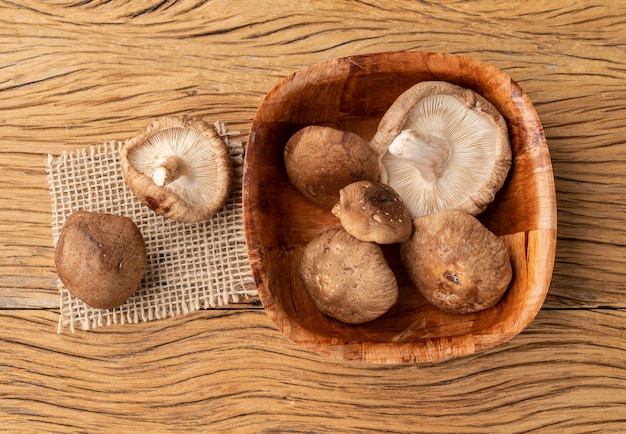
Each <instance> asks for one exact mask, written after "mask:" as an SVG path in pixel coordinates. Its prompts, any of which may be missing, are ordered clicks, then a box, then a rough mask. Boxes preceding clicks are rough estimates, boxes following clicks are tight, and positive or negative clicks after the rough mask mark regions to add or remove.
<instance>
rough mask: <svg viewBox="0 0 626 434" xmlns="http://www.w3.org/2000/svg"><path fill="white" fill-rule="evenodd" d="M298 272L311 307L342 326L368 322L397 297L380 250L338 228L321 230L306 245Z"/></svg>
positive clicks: (389, 307)
mask: <svg viewBox="0 0 626 434" xmlns="http://www.w3.org/2000/svg"><path fill="white" fill-rule="evenodd" d="M299 272H300V277H301V278H302V281H303V283H304V287H305V289H306V291H307V293H308V294H309V297H310V298H311V300H312V301H313V304H315V306H316V307H317V308H318V309H319V310H320V311H321V312H322V313H324V314H326V315H328V316H330V317H333V318H335V319H337V320H339V321H342V322H344V323H348V324H360V323H364V322H368V321H372V320H374V319H376V318H378V317H379V316H381V315H383V314H384V313H385V312H387V311H388V310H389V309H391V307H392V306H393V305H394V304H395V302H396V300H397V298H398V283H397V281H396V278H395V276H394V274H393V271H391V268H389V266H388V265H387V262H386V260H385V257H384V256H383V252H382V250H381V248H380V247H379V246H378V245H377V244H375V243H367V242H364V241H359V240H357V239H356V238H354V237H353V236H351V235H349V234H348V233H347V232H346V231H345V230H343V229H342V228H333V229H329V230H327V231H324V232H322V233H321V234H319V235H318V236H317V237H315V238H314V239H312V240H311V241H310V242H309V243H308V244H307V246H306V247H305V249H304V251H303V253H302V256H301V258H300V263H299Z"/></svg>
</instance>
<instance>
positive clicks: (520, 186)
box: [243, 52, 556, 363]
mask: <svg viewBox="0 0 626 434" xmlns="http://www.w3.org/2000/svg"><path fill="white" fill-rule="evenodd" d="M425 80H442V81H447V82H450V83H454V84H457V85H459V86H463V87H466V88H471V89H473V90H474V91H476V92H478V93H479V94H481V95H482V96H484V97H485V98H486V99H487V100H489V101H490V102H491V103H492V104H493V105H495V106H496V108H498V110H499V111H500V112H501V113H502V115H503V116H504V117H505V119H506V121H507V123H508V127H509V133H510V136H511V144H512V148H513V165H512V168H511V171H510V173H509V176H508V178H507V180H506V182H505V185H504V186H503V187H502V189H501V190H500V192H499V193H498V195H497V197H496V199H495V201H494V202H492V203H491V204H490V205H489V207H488V208H487V209H486V210H485V211H484V212H483V213H482V214H481V215H480V216H478V217H479V219H480V220H481V221H482V222H483V224H485V225H486V226H487V227H488V228H489V229H490V230H491V231H493V232H494V233H495V234H497V235H499V236H500V237H502V239H503V240H504V241H505V243H506V245H507V246H508V248H509V249H510V254H511V258H512V264H513V280H512V282H511V284H510V286H509V288H508V290H507V292H506V294H505V295H504V297H503V298H502V299H501V300H500V302H499V303H498V304H497V305H496V306H495V307H493V308H491V309H487V310H484V311H481V312H478V313H473V314H467V315H450V314H445V313H443V312H440V311H438V310H437V309H436V308H434V307H433V306H431V305H430V304H429V303H428V302H427V301H426V300H425V299H424V298H423V297H422V296H421V295H419V293H418V292H417V290H416V289H415V288H414V287H413V285H412V284H411V282H410V281H409V279H408V276H407V274H406V272H405V271H404V269H403V267H402V265H401V263H400V260H399V253H398V245H391V246H385V247H383V250H384V253H385V256H386V258H387V260H388V261H389V264H390V266H391V268H392V269H393V271H394V273H395V274H396V277H397V280H398V285H399V297H398V302H397V303H396V304H395V306H394V307H393V308H392V309H391V311H389V312H388V313H387V314H385V315H383V316H382V317H380V318H378V319H376V320H374V321H371V322H369V323H365V324H360V325H348V324H344V323H341V322H339V321H336V320H334V319H332V318H329V317H327V316H325V315H323V314H321V313H320V312H319V311H318V310H317V309H316V308H315V307H314V306H313V304H312V303H311V301H310V300H309V298H308V296H307V294H306V292H305V290H304V287H303V285H302V282H301V281H300V278H299V276H298V261H299V258H300V255H301V253H302V250H303V248H304V247H305V246H306V244H307V243H308V242H309V241H310V240H311V239H312V238H313V237H315V236H316V235H317V234H319V233H320V232H322V231H324V230H326V229H329V228H332V227H338V226H339V221H338V219H336V218H335V217H334V216H333V215H332V214H331V213H330V212H328V211H324V210H322V209H320V208H317V207H316V206H315V205H313V204H311V203H309V202H308V201H307V200H306V199H305V198H304V197H303V196H301V195H300V194H299V193H298V192H297V191H296V190H295V189H294V188H293V187H292V186H291V185H290V183H289V181H288V179H287V175H286V173H285V167H284V164H283V148H284V146H285V144H286V143H287V140H288V139H289V138H290V137H291V135H292V134H294V133H295V132H296V131H298V130H299V129H301V128H303V127H305V126H307V125H326V126H332V127H335V128H339V129H344V130H348V131H352V132H354V133H357V134H359V135H361V136H362V137H363V138H364V139H366V140H368V141H369V140H370V139H371V138H372V137H373V135H374V133H375V132H376V128H377V126H378V122H379V120H380V119H381V117H382V116H383V114H384V113H385V111H386V110H387V108H388V107H389V106H390V105H391V104H392V103H393V101H394V100H395V99H396V98H397V97H398V96H399V95H400V94H401V93H402V92H403V91H405V90H406V89H408V88H409V87H411V86H412V85H414V84H415V83H417V82H420V81H425ZM243 204H244V223H245V231H246V241H247V243H248V251H249V257H250V261H251V265H252V270H253V273H254V278H255V281H256V285H257V287H258V292H259V296H260V299H261V301H262V302H263V305H264V308H265V310H266V312H267V314H268V315H269V317H270V318H271V319H272V321H273V322H274V324H275V325H276V326H277V327H278V329H280V330H281V331H282V332H283V333H284V334H285V335H286V336H287V337H288V338H289V339H291V340H292V341H294V342H296V343H297V344H300V345H302V346H304V347H306V348H309V349H310V350H313V351H315V352H317V353H320V354H324V355H329V356H334V357H337V358H341V359H345V360H352V361H364V362H376V363H416V362H433V361H437V360H444V359H448V358H452V357H458V356H463V355H468V354H472V353H475V352H476V351H480V350H484V349H486V348H490V347H493V346H495V345H498V344H501V343H503V342H505V341H507V340H508V339H510V338H511V337H513V336H515V335H517V334H518V333H520V331H522V329H524V327H526V326H527V325H528V324H529V323H530V322H531V321H532V320H533V319H534V317H535V316H536V314H537V312H538V311H539V309H540V308H541V305H542V304H543V301H544V299H545V296H546V294H547V292H548V287H549V285H550V280H551V276H552V268H553V264H554V258H555V249H556V200H555V190H554V177H553V174H552V165H551V161H550V155H549V151H548V147H547V144H546V139H545V136H544V133H543V128H542V126H541V122H540V120H539V118H538V116H537V113H536V111H535V109H534V107H533V105H532V103H531V101H530V100H529V98H528V96H527V95H526V94H525V93H524V91H523V90H522V89H521V88H520V86H519V85H518V84H517V83H515V81H513V80H512V79H511V77H509V76H508V75H507V74H506V73H504V72H503V71H501V70H499V69H497V68H495V67H493V66H491V65H488V64H485V63H482V62H480V61H477V60H475V59H470V58H466V57H461V56H456V55H451V54H442V53H422V52H397V53H379V54H371V55H362V56H351V57H346V58H341V59H335V60H330V61H327V62H323V63H320V64H316V65H313V66H311V67H309V68H306V69H303V70H299V71H297V72H295V73H293V74H291V75H290V76H288V77H286V78H285V79H283V80H282V81H281V82H279V83H278V84H277V85H276V87H274V88H273V89H272V90H271V91H270V92H269V93H268V94H267V96H266V97H265V99H264V100H263V102H262V104H261V106H260V107H259V109H258V111H257V114H256V116H255V118H254V122H253V124H252V128H251V131H250V136H249V139H248V144H247V147H246V154H245V163H244V178H243Z"/></svg>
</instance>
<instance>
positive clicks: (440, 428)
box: [0, 310, 626, 433]
mask: <svg viewBox="0 0 626 434" xmlns="http://www.w3.org/2000/svg"><path fill="white" fill-rule="evenodd" d="M0 320H1V321H2V324H3V327H4V333H3V335H2V337H0V356H1V357H2V360H3V367H2V370H1V371H0V384H2V388H1V389H0V409H1V412H0V423H2V426H3V431H5V432H6V431H9V432H11V431H15V432H18V431H19V432H23V429H24V427H28V428H30V429H32V430H33V431H51V430H54V431H58V432H72V431H85V432H92V431H100V430H104V429H106V428H107V427H109V428H110V427H115V429H116V430H123V431H127V430H131V429H133V428H138V427H140V428H141V430H156V431H159V432H164V431H181V432H190V431H192V432H198V431H212V432H285V431H286V432H302V431H307V432H310V431H312V432H346V433H357V432H363V431H370V432H371V431H379V432H383V431H384V432H407V433H408V432H415V431H416V430H419V431H420V432H444V431H453V432H460V431H462V432H485V431H489V432H494V431H500V430H503V431H510V430H513V428H514V430H515V431H517V432H520V431H524V432H528V431H532V430H546V431H551V432H554V431H561V432H590V431H603V432H616V431H620V430H621V429H622V428H623V427H624V422H625V420H624V413H623V408H624V405H626V362H625V361H624V358H623V357H622V356H623V352H624V351H625V350H626V335H625V333H624V332H625V329H624V322H625V320H626V317H625V313H624V312H619V311H617V312H603V311H597V310H596V311H594V310H581V311H577V310H574V311H568V310H556V311H552V310H551V311H545V312H542V313H540V315H539V317H538V318H537V320H536V321H535V322H534V323H533V324H532V325H531V326H530V328H529V329H528V331H527V332H526V333H524V334H523V335H520V336H519V337H518V338H516V339H514V340H512V341H510V342H509V343H506V344H504V345H502V346H500V347H497V348H495V349H492V350H489V351H488V352H487V353H484V354H483V355H481V356H471V357H466V358H460V359H455V360H451V361H448V362H445V363H441V364H432V365H422V366H416V365H395V366H393V365H392V366H387V367H384V368H381V367H378V366H376V365H368V364H362V363H347V362H341V361H337V360H335V359H330V358H326V357H321V356H316V355H314V354H313V353H310V352H308V351H306V350H303V349H302V347H299V346H296V345H295V344H292V343H290V342H289V341H288V340H287V339H286V338H284V337H283V335H282V334H280V333H279V332H278V331H276V330H275V329H274V328H273V326H272V325H271V323H270V321H269V319H268V318H267V316H266V315H265V314H264V313H263V312H261V311H250V310H241V311H238V312H233V311H223V310H216V311H211V312H208V311H207V312H204V313H198V314H192V315H189V316H187V317H184V318H178V319H174V320H172V321H168V324H167V325H164V324H161V323H149V324H141V325H136V326H121V327H116V328H115V330H108V331H104V332H96V333H80V334H75V335H72V334H70V335H51V334H50V333H49V329H50V328H53V327H54V323H55V321H56V315H55V313H53V312H47V311H40V312H37V313H33V312H31V311H10V312H6V311H5V312H4V313H2V316H1V317H0ZM573 328H574V329H576V330H577V333H576V334H572V333H571V330H572V329H573ZM7 362H9V363H7ZM25 390H28V391H29V393H27V394H25V393H24V391H25ZM417 427H419V428H417Z"/></svg>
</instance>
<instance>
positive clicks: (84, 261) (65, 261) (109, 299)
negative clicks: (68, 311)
mask: <svg viewBox="0 0 626 434" xmlns="http://www.w3.org/2000/svg"><path fill="white" fill-rule="evenodd" d="M54 259H55V265H56V270H57V274H58V276H59V279H60V280H61V282H62V283H63V284H64V285H65V286H66V287H67V289H68V290H69V291H70V293H71V294H72V295H74V296H75V297H78V298H79V299H81V300H83V301H84V302H85V303H87V304H88V305H89V306H92V307H95V308H99V309H111V308H114V307H117V306H120V305H122V304H123V303H124V302H126V301H127V300H128V299H129V298H130V296H131V295H132V294H133V293H134V292H135V290H136V289H137V288H138V287H139V285H140V283H141V280H142V278H143V276H144V273H145V271H146V264H147V256H146V246H145V242H144V239H143V236H142V235H141V232H140V231H139V229H138V228H137V226H136V225H135V223H134V222H133V221H132V220H131V219H129V218H127V217H124V216H118V215H112V214H102V213H92V212H86V211H75V212H73V213H72V214H71V215H70V216H69V217H68V218H67V220H66V221H65V224H64V225H63V228H62V231H61V236H60V237H59V240H58V242H57V246H56V250H55V258H54Z"/></svg>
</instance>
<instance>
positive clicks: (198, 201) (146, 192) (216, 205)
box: [121, 116, 233, 222]
mask: <svg viewBox="0 0 626 434" xmlns="http://www.w3.org/2000/svg"><path fill="white" fill-rule="evenodd" d="M121 166H122V173H123V175H124V179H125V180H126V183H127V184H128V186H129V187H130V189H131V190H132V191H133V193H134V194H135V195H136V196H137V198H138V199H139V200H140V201H141V202H142V203H143V204H144V205H146V206H148V207H150V208H151V209H153V210H154V211H156V212H157V213H159V214H161V215H163V216H164V217H167V218H170V219H173V220H176V221H180V222H198V221H203V220H208V219H209V218H211V217H212V216H214V215H215V214H216V213H217V212H218V211H219V210H220V209H221V208H222V207H223V206H224V203H225V202H226V200H227V199H228V196H229V194H230V190H231V186H232V178H233V163H232V159H231V156H230V149H229V148H228V145H227V144H226V143H225V142H224V140H223V139H222V138H221V137H220V135H219V134H218V133H217V131H215V129H214V128H213V127H212V126H211V125H209V124H208V123H206V122H204V121H202V120H199V119H195V118H191V117H188V116H182V117H168V118H162V119H159V120H157V121H154V122H153V123H152V124H150V125H149V126H148V127H147V128H146V129H145V130H144V131H142V132H141V133H140V134H138V135H137V136H135V137H133V138H131V139H129V140H127V141H126V143H124V146H123V147H122V151H121Z"/></svg>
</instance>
